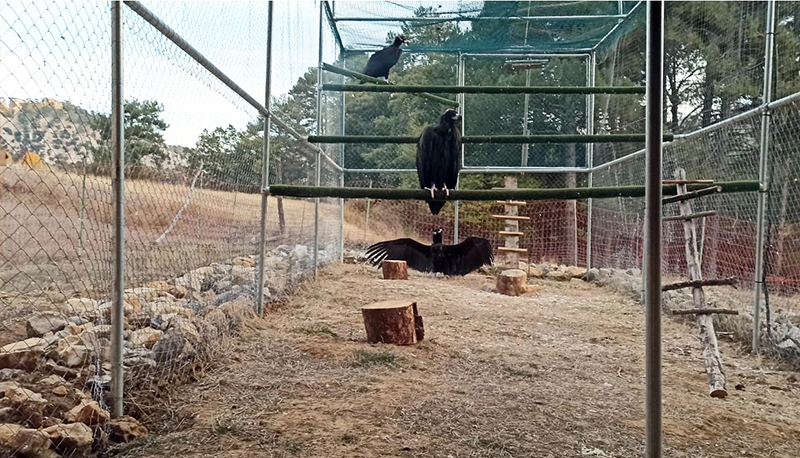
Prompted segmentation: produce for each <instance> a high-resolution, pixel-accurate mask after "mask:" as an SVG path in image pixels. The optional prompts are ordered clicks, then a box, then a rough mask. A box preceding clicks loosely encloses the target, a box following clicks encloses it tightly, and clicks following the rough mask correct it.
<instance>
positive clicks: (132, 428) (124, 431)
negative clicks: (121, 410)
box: [107, 415, 148, 443]
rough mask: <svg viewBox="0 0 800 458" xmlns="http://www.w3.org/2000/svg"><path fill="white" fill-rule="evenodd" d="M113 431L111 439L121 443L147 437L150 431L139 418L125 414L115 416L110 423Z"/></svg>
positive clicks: (109, 426)
mask: <svg viewBox="0 0 800 458" xmlns="http://www.w3.org/2000/svg"><path fill="white" fill-rule="evenodd" d="M107 425H108V429H109V430H110V432H111V440H112V441H114V442H119V443H127V442H130V441H134V440H136V439H142V438H145V437H147V435H148V431H147V428H145V427H144V425H142V424H141V423H139V421H138V420H136V419H135V418H133V417H129V416H127V415H126V416H124V417H119V418H114V419H112V420H110V421H109V422H108V423H107Z"/></svg>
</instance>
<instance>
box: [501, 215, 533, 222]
mask: <svg viewBox="0 0 800 458" xmlns="http://www.w3.org/2000/svg"><path fill="white" fill-rule="evenodd" d="M492 218H497V219H508V220H513V221H528V220H530V217H528V216H512V215H492Z"/></svg>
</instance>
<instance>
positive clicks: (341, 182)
mask: <svg viewBox="0 0 800 458" xmlns="http://www.w3.org/2000/svg"><path fill="white" fill-rule="evenodd" d="M332 3H333V4H335V2H332ZM341 55H342V67H344V68H347V56H346V55H344V54H341ZM345 80H346V78H345V77H344V76H342V83H344V82H345ZM346 95H347V94H346V93H345V92H342V103H341V104H340V106H339V108H340V110H341V111H340V112H339V122H340V123H341V134H342V135H344V134H345V121H344V118H345V113H346V112H345V107H344V103H345V99H346ZM341 148H342V151H341V158H342V163H341V164H340V165H341V166H342V168H344V153H345V150H346V144H345V143H342V145H341ZM339 186H342V187H344V172H342V173H341V174H339ZM339 262H340V263H343V262H344V199H339Z"/></svg>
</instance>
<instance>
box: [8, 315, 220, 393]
mask: <svg viewBox="0 0 800 458" xmlns="http://www.w3.org/2000/svg"><path fill="white" fill-rule="evenodd" d="M220 313H222V312H220ZM24 373H25V371H23V370H19V369H0V382H5V381H7V380H12V379H14V378H18V377H21V376H22V374H24Z"/></svg>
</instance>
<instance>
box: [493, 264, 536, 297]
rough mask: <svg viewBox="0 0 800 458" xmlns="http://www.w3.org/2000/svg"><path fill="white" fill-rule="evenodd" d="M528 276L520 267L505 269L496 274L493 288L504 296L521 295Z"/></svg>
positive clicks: (524, 289)
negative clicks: (495, 282) (495, 283)
mask: <svg viewBox="0 0 800 458" xmlns="http://www.w3.org/2000/svg"><path fill="white" fill-rule="evenodd" d="M527 281H528V276H527V275H526V274H525V271H523V270H520V269H509V270H505V271H503V272H502V273H500V275H498V276H497V285H496V286H495V290H496V291H497V292H498V293H500V294H505V295H506V296H521V295H522V294H525V292H526V291H527V288H526V285H527Z"/></svg>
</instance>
